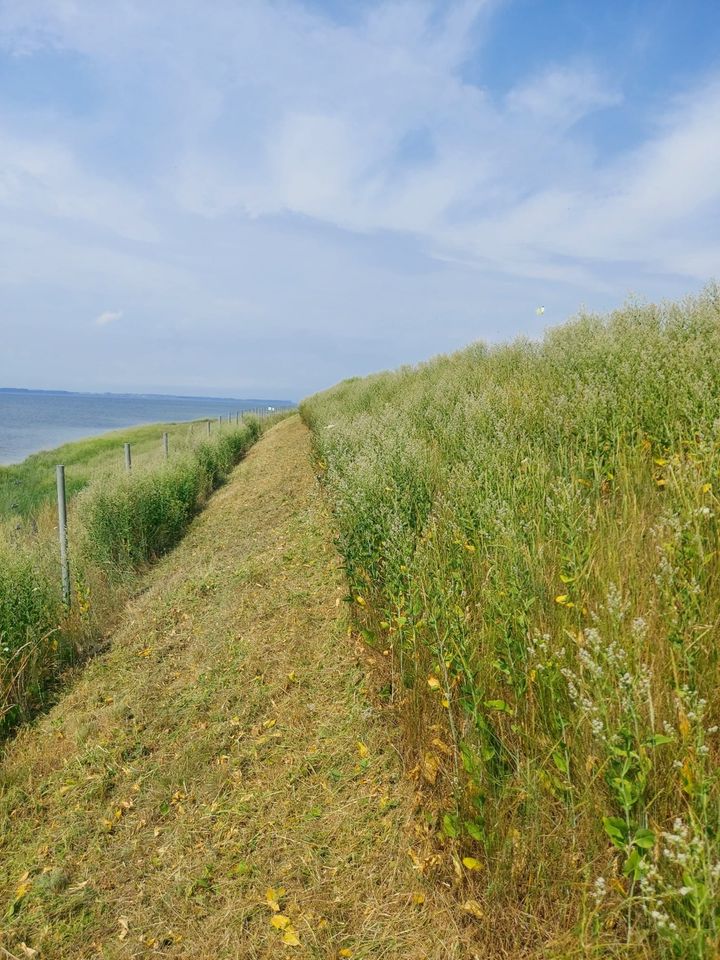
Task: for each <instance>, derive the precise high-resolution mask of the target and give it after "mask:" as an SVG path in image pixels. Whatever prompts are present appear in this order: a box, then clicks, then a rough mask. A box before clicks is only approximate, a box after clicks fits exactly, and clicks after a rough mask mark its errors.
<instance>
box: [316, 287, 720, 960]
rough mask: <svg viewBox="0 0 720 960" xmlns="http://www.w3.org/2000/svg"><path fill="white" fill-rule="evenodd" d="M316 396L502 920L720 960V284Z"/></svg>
mask: <svg viewBox="0 0 720 960" xmlns="http://www.w3.org/2000/svg"><path fill="white" fill-rule="evenodd" d="M302 412H303V416H304V418H305V419H306V421H307V422H308V424H309V425H310V426H311V428H312V430H313V433H314V442H315V448H316V455H317V459H318V464H319V471H320V474H321V477H322V479H323V482H324V484H325V485H326V488H327V490H328V493H329V495H330V499H331V503H332V505H333V508H334V512H335V517H336V525H337V530H338V544H339V548H340V551H341V553H342V556H343V558H344V562H345V567H346V571H347V577H348V581H349V585H350V593H351V598H350V599H351V600H352V602H353V604H354V609H355V614H356V617H357V622H358V624H359V626H360V628H361V629H362V630H363V632H364V633H365V636H366V637H367V638H368V639H369V640H370V641H371V642H374V643H378V644H380V645H381V646H382V647H383V648H385V647H391V648H392V650H393V652H394V658H393V659H394V662H395V664H396V667H397V673H398V674H399V678H400V679H399V682H398V683H396V688H395V690H394V696H395V698H396V701H397V702H398V703H399V704H400V705H401V710H402V712H403V715H404V717H405V719H406V726H407V730H408V733H409V743H410V746H411V748H412V749H414V750H416V751H417V753H418V760H419V762H420V766H421V768H422V769H424V770H425V771H426V772H427V771H429V772H430V775H429V776H426V780H427V781H429V782H432V783H434V789H435V795H436V796H437V794H438V793H441V794H442V795H443V796H444V797H445V800H444V804H445V806H444V809H441V811H440V813H439V815H438V816H437V818H436V822H435V823H436V829H437V831H438V834H439V836H440V840H441V842H442V843H444V844H445V845H446V846H448V847H450V848H451V849H452V850H454V851H456V852H463V851H465V852H467V853H468V854H472V855H473V856H474V857H475V858H476V859H478V860H480V861H481V862H482V863H483V864H484V865H485V869H484V871H483V873H482V878H481V879H480V880H479V881H478V883H479V885H480V886H479V892H478V895H479V896H480V897H481V898H483V899H484V909H485V910H487V911H488V916H489V917H491V916H492V911H496V913H495V916H496V917H497V922H506V921H507V916H508V914H507V912H506V911H507V910H508V909H512V908H513V907H515V908H516V916H517V917H519V918H520V920H519V922H518V924H517V928H518V930H519V931H521V935H522V936H525V938H526V941H527V939H528V938H537V936H539V935H542V936H545V937H547V938H548V942H549V941H550V940H552V942H553V943H554V944H555V945H556V946H555V947H554V948H553V949H550V948H549V947H548V950H547V953H546V954H544V955H548V956H549V955H561V956H563V957H566V956H643V957H645V956H648V957H650V956H651V957H661V958H680V957H682V958H685V960H701V958H703V960H704V958H710V957H716V956H717V955H718V950H719V949H720V939H719V936H720V934H719V930H720V922H719V920H718V912H719V908H720V785H719V782H718V760H719V759H720V751H719V749H718V723H720V696H719V695H718V689H717V688H718V618H719V615H720V583H719V580H718V578H719V576H720V553H719V548H720V538H719V533H720V528H719V525H718V508H719V506H720V505H719V502H718V495H720V290H719V289H718V288H717V287H715V286H711V287H709V288H707V289H706V290H705V291H704V292H703V293H702V294H701V295H700V296H699V297H697V298H693V299H688V300H686V301H684V302H682V303H675V304H665V305H661V306H655V305H642V304H639V303H629V304H628V305H627V306H626V307H625V308H624V309H622V310H620V311H617V312H615V313H613V314H611V315H610V316H609V317H605V318H604V317H599V316H594V315H581V316H579V317H577V318H576V319H575V320H573V321H572V322H570V323H568V324H567V325H565V326H563V327H559V328H556V329H552V330H550V331H549V332H548V333H547V334H546V336H545V338H544V340H543V341H542V342H537V343H536V342H528V341H525V340H520V341H517V342H515V343H513V344H511V345H507V346H501V347H496V348H488V347H486V346H483V345H481V344H478V345H474V346H472V347H470V348H469V349H467V350H465V351H462V352H460V353H458V354H455V355H453V356H444V357H439V358H437V359H435V360H433V361H431V362H429V363H426V364H423V365H421V366H419V367H416V368H404V369H401V370H399V371H397V372H394V373H384V374H379V375H375V376H371V377H368V378H365V379H355V380H349V381H345V382H343V383H341V384H339V385H338V386H336V387H335V388H333V389H331V390H329V391H326V392H324V393H322V394H318V395H316V396H314V397H311V398H310V399H309V400H307V401H305V403H304V404H303V407H302ZM438 729H444V730H445V732H446V739H447V740H448V741H449V742H450V745H451V747H452V760H451V761H450V762H448V761H447V760H446V759H444V755H443V752H442V750H439V749H438V748H437V747H436V746H433V743H442V741H439V740H437V738H436V739H435V740H434V741H433V740H431V738H432V737H433V733H432V731H433V730H435V731H436V730H438ZM437 771H440V772H439V773H437ZM443 786H444V788H445V789H444V791H443V790H442V789H441V788H442V787H443ZM456 856H457V853H456ZM456 862H457V860H456ZM520 905H522V907H521V906H520ZM528 917H532V918H534V919H533V923H534V925H535V927H534V928H533V929H530V928H529V927H528V922H527V918H528ZM489 922H491V921H489ZM531 926H532V925H531ZM538 931H542V933H539V932H538ZM557 944H561V945H560V946H557ZM524 947H527V942H525V944H524ZM517 948H518V949H519V945H518V947H517ZM553 950H554V953H553Z"/></svg>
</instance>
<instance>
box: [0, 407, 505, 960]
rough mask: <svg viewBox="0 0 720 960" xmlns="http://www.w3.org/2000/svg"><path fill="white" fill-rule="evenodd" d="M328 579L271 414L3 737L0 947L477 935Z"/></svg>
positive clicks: (363, 948) (476, 915)
mask: <svg viewBox="0 0 720 960" xmlns="http://www.w3.org/2000/svg"><path fill="white" fill-rule="evenodd" d="M343 593H344V587H343V582H342V575H341V570H340V566H339V562H338V557H337V555H336V554H335V552H334V549H333V547H332V538H331V532H330V530H329V527H328V520H327V517H326V515H325V512H324V508H323V506H322V503H321V501H320V497H319V492H318V488H317V485H316V483H315V479H314V477H313V476H312V473H311V467H310V461H309V447H308V438H307V432H306V430H305V428H304V427H303V426H302V425H301V424H300V423H299V421H298V419H297V418H293V419H291V420H288V421H285V422H284V423H281V424H280V425H278V426H277V427H275V428H274V429H273V430H271V431H270V432H269V434H268V435H267V436H266V437H265V438H264V439H263V440H262V441H261V442H260V443H259V444H258V445H257V446H256V447H255V448H254V449H253V450H252V451H251V453H250V454H249V455H248V457H247V459H246V460H245V461H244V462H243V463H242V464H241V465H240V466H239V467H238V468H237V469H236V471H235V472H234V474H233V476H232V479H231V481H230V482H229V483H228V484H227V486H225V487H224V488H223V489H222V490H221V491H220V492H219V493H217V494H216V495H215V496H214V497H213V498H212V500H211V502H210V504H209V506H208V508H207V509H206V511H205V513H204V514H203V515H202V516H201V517H200V518H199V519H197V520H196V521H195V522H194V524H193V526H192V528H191V532H190V534H189V536H188V537H187V538H186V540H185V541H184V542H183V543H182V544H181V545H180V546H179V547H178V548H177V549H176V550H175V551H174V552H173V553H172V554H171V555H170V556H168V557H167V558H166V559H165V560H163V561H161V563H160V564H159V565H158V566H157V567H156V568H155V569H154V570H153V571H152V572H151V573H150V575H149V577H148V582H147V590H146V592H145V593H144V594H143V595H142V596H140V597H139V598H138V599H136V600H135V601H134V602H132V603H131V604H130V605H129V607H128V608H127V611H126V615H125V618H124V621H123V623H122V624H121V626H120V628H119V629H118V630H117V632H116V633H115V634H114V636H113V637H112V644H111V647H110V649H109V650H108V652H107V653H105V654H104V655H103V656H101V657H98V658H97V659H96V660H95V661H94V662H92V663H91V664H90V665H89V666H88V667H87V668H86V670H85V671H84V672H83V673H82V675H81V676H80V677H79V678H78V679H77V682H76V683H75V684H74V686H73V687H72V689H71V690H70V691H69V692H68V694H67V696H66V697H65V698H64V699H63V700H62V701H61V702H60V703H59V704H58V705H57V706H56V707H55V708H54V709H53V710H52V711H51V712H50V713H49V714H48V715H47V716H45V717H44V718H42V719H41V720H40V721H39V722H38V723H37V724H36V725H35V726H34V727H33V728H31V729H26V730H24V731H23V732H22V733H21V734H20V735H19V736H18V737H17V739H16V741H15V742H14V743H13V744H11V745H10V746H9V747H8V748H7V750H6V755H5V757H4V762H3V766H2V772H1V774H0V777H1V780H0V862H1V867H0V894H1V896H2V915H3V918H2V920H1V921H0V930H1V931H2V932H1V933H0V944H2V946H3V948H4V949H5V951H6V952H7V953H9V955H14V956H17V957H29V956H37V957H40V958H44V960H91V958H92V960H100V958H103V960H121V958H122V960H126V958H141V957H155V956H163V957H176V958H179V957H183V958H187V960H221V958H227V960H231V958H232V960H235V958H248V960H251V958H253V960H254V958H271V957H272V958H277V957H283V956H286V955H287V956H294V957H308V958H311V957H312V958H335V957H356V958H358V960H359V958H386V960H390V958H400V957H403V958H412V960H415V958H417V960H421V958H428V960H430V958H437V960H439V958H461V957H468V958H471V957H473V956H474V955H475V954H476V950H477V949H478V948H477V947H474V946H473V943H475V944H477V943H479V942H480V937H481V935H482V928H483V920H482V919H481V917H482V909H481V905H480V904H478V903H476V902H475V900H474V898H473V897H472V896H471V894H470V890H469V888H468V889H467V891H466V892H465V893H464V894H463V890H464V887H462V886H460V887H459V888H458V890H455V891H453V892H452V893H451V892H450V891H448V889H447V888H446V886H444V884H443V882H441V881H430V880H429V879H428V870H427V863H428V861H429V860H430V858H431V857H432V856H433V850H432V847H431V846H430V845H429V842H428V839H427V837H428V832H429V831H428V830H427V829H426V827H423V821H422V818H421V817H420V816H419V815H418V810H417V803H416V799H417V798H416V780H415V779H413V778H411V777H408V776H407V775H406V773H407V772H408V771H406V770H405V769H404V767H403V763H402V760H401V758H400V756H399V754H398V752H397V751H396V749H395V746H394V743H395V738H396V731H395V728H394V715H393V713H392V712H391V709H390V708H389V707H384V706H383V705H382V703H381V701H380V700H378V699H377V698H376V697H374V695H373V692H372V688H371V687H370V686H369V684H368V680H367V676H366V668H365V662H364V660H363V658H362V655H361V654H359V652H358V647H357V645H356V644H355V642H354V641H353V640H352V639H351V638H349V637H348V634H347V624H346V621H345V619H344V617H345V614H344V612H343V611H344V605H343V604H342V603H341V602H340V598H341V597H342V596H343ZM448 862H450V861H449V860H448ZM463 869H465V868H463ZM466 872H467V871H466ZM452 874H453V871H452V869H450V875H452ZM454 882H455V883H456V885H457V884H459V883H460V882H462V884H465V883H466V882H467V881H466V879H463V880H462V881H459V880H458V879H457V878H456V880H455V881H454ZM458 893H460V897H459V898H458V897H457V894H458ZM34 951H37V953H35V952H34ZM482 955H483V956H485V955H486V954H485V952H484V951H483V953H482ZM497 955H498V956H500V955H501V952H500V951H499V950H498V952H497Z"/></svg>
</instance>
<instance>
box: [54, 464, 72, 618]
mask: <svg viewBox="0 0 720 960" xmlns="http://www.w3.org/2000/svg"><path fill="white" fill-rule="evenodd" d="M55 476H56V480H57V501H58V532H59V534H60V569H61V571H62V598H63V603H64V604H65V606H66V607H67V608H68V609H69V608H70V563H69V561H68V536H67V499H66V497H65V466H64V465H63V464H61V463H59V464H58V465H57V466H56V467H55Z"/></svg>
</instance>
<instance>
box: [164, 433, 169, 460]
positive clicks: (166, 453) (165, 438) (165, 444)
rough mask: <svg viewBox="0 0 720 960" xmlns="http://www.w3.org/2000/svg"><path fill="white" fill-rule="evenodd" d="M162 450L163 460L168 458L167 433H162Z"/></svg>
mask: <svg viewBox="0 0 720 960" xmlns="http://www.w3.org/2000/svg"><path fill="white" fill-rule="evenodd" d="M163 450H164V451H165V459H166V460H167V458H168V457H169V456H170V439H169V437H168V435H167V433H163Z"/></svg>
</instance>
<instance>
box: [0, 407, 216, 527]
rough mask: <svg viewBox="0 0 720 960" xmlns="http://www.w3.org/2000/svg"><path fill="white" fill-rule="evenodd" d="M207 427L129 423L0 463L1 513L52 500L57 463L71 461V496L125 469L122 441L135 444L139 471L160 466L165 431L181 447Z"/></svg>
mask: <svg viewBox="0 0 720 960" xmlns="http://www.w3.org/2000/svg"><path fill="white" fill-rule="evenodd" d="M216 429H217V428H216ZM205 430H206V421H204V420H199V421H195V422H192V423H152V424H148V425H145V426H140V427H127V428H125V429H123V430H113V431H111V432H110V433H104V434H102V435H101V436H98V437H88V438H87V439H85V440H77V441H74V442H73V443H65V444H63V445H62V446H61V447H56V448H55V449H54V450H43V451H41V452H40V453H34V454H32V455H31V456H29V457H27V458H26V459H25V460H23V461H22V463H15V464H11V465H10V466H0V519H2V518H6V517H8V518H13V519H15V520H17V518H22V519H26V518H28V517H32V515H33V514H35V513H37V511H38V510H39V509H41V508H42V507H43V506H44V505H45V504H46V503H48V502H51V501H53V500H54V499H55V465H56V464H57V463H63V464H65V466H66V467H67V481H66V483H67V494H68V496H69V497H71V496H74V494H76V493H78V492H79V491H80V490H83V489H84V488H85V487H86V486H88V484H89V483H91V482H93V481H98V480H99V479H100V478H101V477H104V476H110V477H111V476H113V475H115V474H117V473H119V472H120V471H122V470H123V469H124V467H125V464H124V459H123V458H124V453H123V444H124V443H130V444H132V460H133V468H134V469H135V471H137V470H145V469H148V468H152V467H155V466H157V465H158V464H159V463H160V461H161V459H162V458H163V456H164V453H163V448H162V435H163V433H164V432H166V433H167V434H168V437H169V443H170V449H171V450H172V451H173V453H178V452H186V451H187V450H188V449H189V448H190V447H192V446H193V444H196V443H198V442H201V441H202V440H203V439H205V436H206V433H205Z"/></svg>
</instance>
